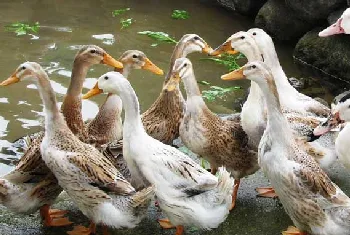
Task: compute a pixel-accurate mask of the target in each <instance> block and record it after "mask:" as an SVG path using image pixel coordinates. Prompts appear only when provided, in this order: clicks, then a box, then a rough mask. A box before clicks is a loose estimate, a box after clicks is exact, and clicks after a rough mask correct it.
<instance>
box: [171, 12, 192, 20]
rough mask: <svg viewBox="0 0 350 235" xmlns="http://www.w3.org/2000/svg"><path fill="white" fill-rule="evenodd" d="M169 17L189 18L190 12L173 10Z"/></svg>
mask: <svg viewBox="0 0 350 235" xmlns="http://www.w3.org/2000/svg"><path fill="white" fill-rule="evenodd" d="M171 17H172V18H173V19H177V20H178V19H181V20H186V19H188V18H190V14H189V13H188V12H187V11H185V10H173V13H172V14H171Z"/></svg>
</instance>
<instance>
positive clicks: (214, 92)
mask: <svg viewBox="0 0 350 235" xmlns="http://www.w3.org/2000/svg"><path fill="white" fill-rule="evenodd" d="M238 89H241V87H238V86H234V87H225V88H223V87H219V86H210V89H209V90H204V91H202V97H203V98H204V99H206V100H208V101H209V102H212V101H214V100H216V99H217V98H219V99H222V98H224V97H225V96H226V95H227V94H228V93H230V92H232V91H235V90H238Z"/></svg>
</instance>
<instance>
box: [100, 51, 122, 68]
mask: <svg viewBox="0 0 350 235" xmlns="http://www.w3.org/2000/svg"><path fill="white" fill-rule="evenodd" d="M101 63H102V64H107V65H109V66H112V67H115V68H118V69H121V68H123V64H122V63H121V62H119V61H117V60H116V59H114V58H113V57H112V56H110V55H109V54H107V53H104V54H103V60H102V61H101Z"/></svg>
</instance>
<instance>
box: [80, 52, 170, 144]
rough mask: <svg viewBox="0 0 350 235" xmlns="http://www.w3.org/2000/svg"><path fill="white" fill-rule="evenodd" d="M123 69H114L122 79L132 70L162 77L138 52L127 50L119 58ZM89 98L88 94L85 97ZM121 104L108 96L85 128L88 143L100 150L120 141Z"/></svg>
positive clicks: (148, 60)
mask: <svg viewBox="0 0 350 235" xmlns="http://www.w3.org/2000/svg"><path fill="white" fill-rule="evenodd" d="M118 61H120V62H121V63H122V64H123V68H115V71H119V72H121V73H122V74H123V75H124V77H126V78H127V77H128V76H129V74H130V72H131V70H133V69H144V70H149V71H151V72H153V73H155V74H157V75H163V74H164V72H163V70H162V69H160V68H159V67H157V66H156V65H155V64H154V63H153V62H152V61H151V60H150V59H148V57H147V56H146V55H145V53H143V52H142V51H139V50H127V51H125V52H124V53H123V54H122V55H121V56H120V57H119V58H118ZM85 98H86V99H87V98H89V94H86V95H85ZM121 111H122V102H121V99H120V97H119V96H117V95H114V94H108V95H107V98H106V100H105V101H104V103H103V104H102V105H101V106H100V108H99V112H98V113H97V115H96V117H95V118H94V119H93V120H91V121H90V122H89V123H88V124H87V126H86V129H87V132H88V136H89V139H90V140H89V141H88V142H89V143H90V144H94V145H95V146H96V147H98V148H100V147H101V146H102V145H104V144H107V143H111V142H115V141H118V140H120V139H122V129H123V128H122V120H121Z"/></svg>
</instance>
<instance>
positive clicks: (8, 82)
mask: <svg viewBox="0 0 350 235" xmlns="http://www.w3.org/2000/svg"><path fill="white" fill-rule="evenodd" d="M17 82H19V78H18V77H17V76H16V74H13V75H12V76H11V77H9V78H8V79H6V80H5V81H3V82H2V83H0V86H8V85H11V84H14V83H17Z"/></svg>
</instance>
